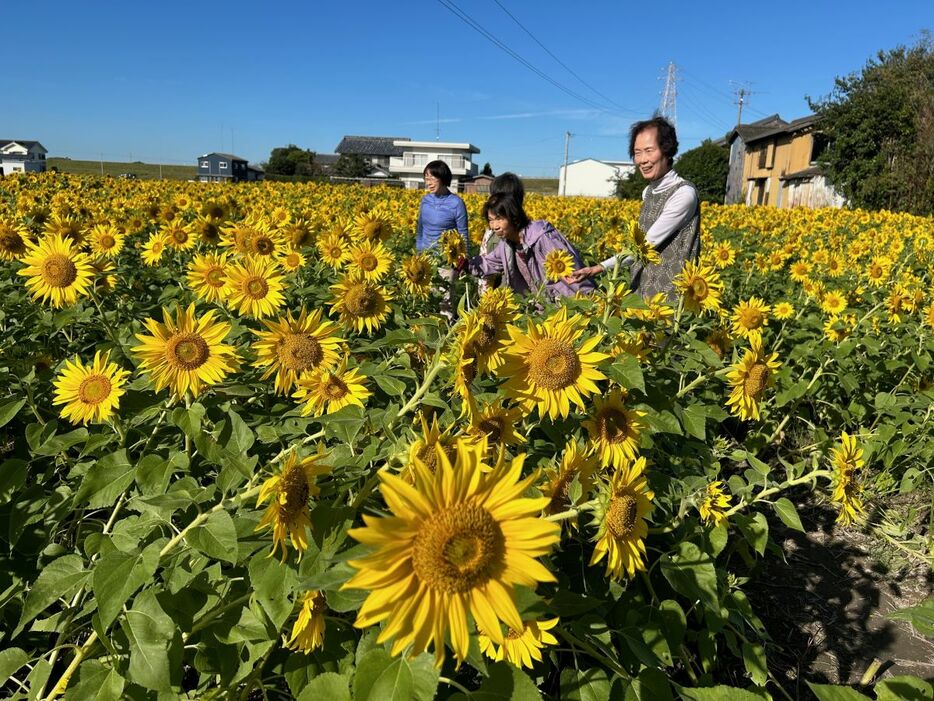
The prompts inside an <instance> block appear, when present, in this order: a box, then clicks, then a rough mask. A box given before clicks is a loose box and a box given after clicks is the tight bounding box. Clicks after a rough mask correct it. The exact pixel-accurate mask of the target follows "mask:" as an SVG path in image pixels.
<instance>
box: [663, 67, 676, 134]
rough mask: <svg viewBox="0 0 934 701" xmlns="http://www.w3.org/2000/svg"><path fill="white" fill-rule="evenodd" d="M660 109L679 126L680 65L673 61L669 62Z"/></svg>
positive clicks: (672, 123)
mask: <svg viewBox="0 0 934 701" xmlns="http://www.w3.org/2000/svg"><path fill="white" fill-rule="evenodd" d="M658 111H659V114H661V116H662V117H664V118H665V119H667V120H668V121H669V122H671V125H672V126H673V127H677V126H678V67H677V66H676V65H675V64H674V63H673V62H671V61H669V62H668V70H667V72H666V75H665V90H664V91H663V92H662V102H661V105H659V108H658Z"/></svg>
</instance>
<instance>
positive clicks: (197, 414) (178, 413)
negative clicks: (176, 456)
mask: <svg viewBox="0 0 934 701" xmlns="http://www.w3.org/2000/svg"><path fill="white" fill-rule="evenodd" d="M204 414H205V409H204V406H202V405H201V404H199V403H198V402H195V403H194V404H192V405H191V406H190V407H188V408H187V409H185V408H184V407H182V408H179V409H176V410H175V411H173V412H172V423H173V424H175V425H176V426H178V427H179V428H180V429H182V433H184V434H185V435H186V436H188V437H189V438H194V437H195V436H197V435H200V434H201V419H203V418H204Z"/></svg>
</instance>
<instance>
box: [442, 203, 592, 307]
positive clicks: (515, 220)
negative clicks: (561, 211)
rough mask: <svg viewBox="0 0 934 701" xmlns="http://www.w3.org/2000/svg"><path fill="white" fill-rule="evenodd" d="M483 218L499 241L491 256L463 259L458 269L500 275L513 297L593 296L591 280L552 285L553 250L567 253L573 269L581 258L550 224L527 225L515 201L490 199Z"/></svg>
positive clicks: (522, 210)
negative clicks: (549, 263) (549, 261)
mask: <svg viewBox="0 0 934 701" xmlns="http://www.w3.org/2000/svg"><path fill="white" fill-rule="evenodd" d="M483 217H484V218H485V219H486V220H487V221H488V222H489V224H490V229H491V230H492V231H493V233H494V234H496V235H497V236H499V237H500V238H501V239H502V241H501V242H500V244H499V245H498V246H497V247H496V248H494V249H493V251H492V252H490V253H487V254H481V255H479V256H474V257H473V258H466V259H464V260H463V261H462V262H461V265H460V266H459V267H460V269H462V270H466V271H467V272H469V273H470V274H471V275H475V276H477V277H479V276H486V275H502V276H503V284H504V285H506V286H508V287H510V288H512V290H513V291H514V292H516V293H521V294H528V293H530V292H536V291H538V290H544V292H545V294H546V295H548V297H549V298H551V299H555V298H556V297H569V296H571V295H574V294H576V293H578V292H585V293H586V292H592V291H593V290H594V289H595V288H596V287H595V285H594V283H593V282H592V281H591V280H588V279H584V280H581V281H580V282H568V280H569V278H564V279H563V280H558V281H557V282H551V281H549V280H548V276H547V275H546V274H545V256H547V255H548V253H549V252H551V251H553V250H554V249H556V248H557V249H560V250H563V251H567V252H568V253H569V254H570V255H571V258H573V259H574V267H575V269H576V268H580V267H581V257H580V255H579V254H578V252H577V251H576V250H575V249H574V247H573V246H572V245H571V244H570V243H569V242H568V240H567V239H566V238H564V235H563V234H562V233H561V232H560V231H558V230H557V229H555V227H553V226H552V225H551V224H550V223H549V222H547V221H543V220H540V219H539V220H536V221H530V220H529V217H528V215H527V214H526V213H525V210H524V209H523V208H522V206H521V205H520V204H519V203H518V202H517V201H516V198H514V197H512V196H510V195H493V196H491V197H490V199H488V200H487V201H486V204H485V205H483Z"/></svg>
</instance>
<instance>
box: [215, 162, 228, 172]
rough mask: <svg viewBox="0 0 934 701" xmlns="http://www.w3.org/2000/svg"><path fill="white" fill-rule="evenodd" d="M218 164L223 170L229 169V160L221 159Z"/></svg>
mask: <svg viewBox="0 0 934 701" xmlns="http://www.w3.org/2000/svg"><path fill="white" fill-rule="evenodd" d="M217 165H218V167H219V168H220V169H221V170H227V161H219V162H218V164H217Z"/></svg>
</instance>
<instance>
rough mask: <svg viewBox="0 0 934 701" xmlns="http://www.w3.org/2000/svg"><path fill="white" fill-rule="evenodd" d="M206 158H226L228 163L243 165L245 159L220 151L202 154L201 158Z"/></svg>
mask: <svg viewBox="0 0 934 701" xmlns="http://www.w3.org/2000/svg"><path fill="white" fill-rule="evenodd" d="M207 156H221V157H222V158H226V159H227V160H230V161H243V162H244V163H246V159H245V158H243V157H242V156H235V155H233V154H232V153H221V152H220V151H211V153H205V154H203V155H202V156H201V158H206V157H207Z"/></svg>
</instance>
